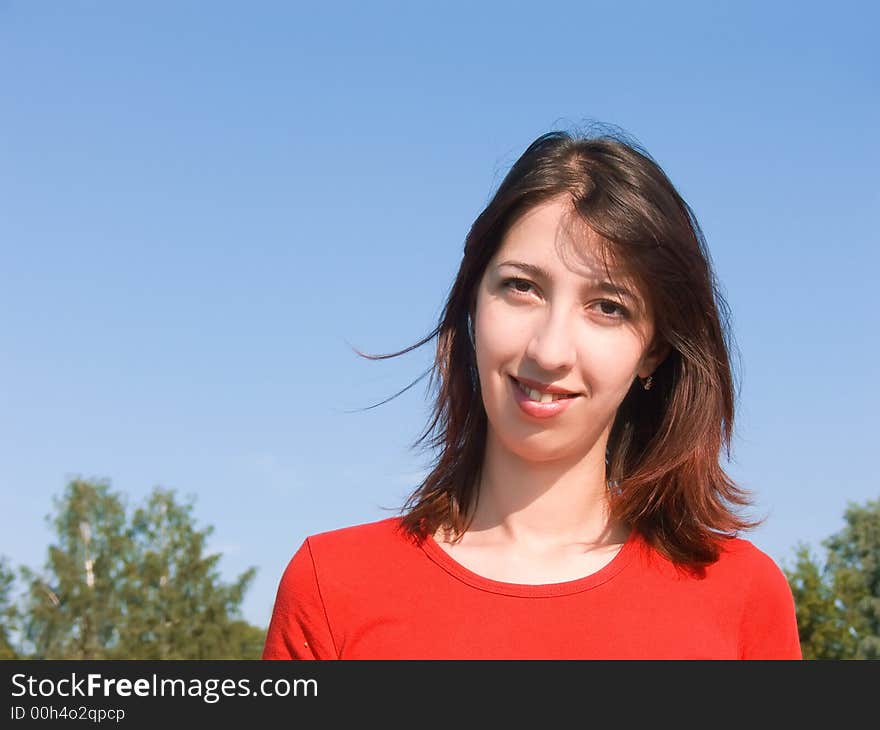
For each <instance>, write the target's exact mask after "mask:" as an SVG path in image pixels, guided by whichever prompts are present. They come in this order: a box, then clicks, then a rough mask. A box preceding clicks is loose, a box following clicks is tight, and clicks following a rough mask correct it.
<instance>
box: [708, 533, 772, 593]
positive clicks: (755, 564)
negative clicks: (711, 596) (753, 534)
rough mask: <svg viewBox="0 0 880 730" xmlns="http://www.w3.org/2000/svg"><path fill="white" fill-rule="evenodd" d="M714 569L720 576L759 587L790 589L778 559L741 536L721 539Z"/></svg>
mask: <svg viewBox="0 0 880 730" xmlns="http://www.w3.org/2000/svg"><path fill="white" fill-rule="evenodd" d="M712 569H713V570H714V571H715V572H716V573H718V574H719V577H727V578H730V579H734V580H738V581H740V582H743V581H746V582H747V583H748V584H749V585H752V586H757V587H759V588H762V587H768V586H774V585H776V586H779V585H782V586H784V587H785V589H786V590H787V589H788V580H787V579H786V577H785V574H784V573H783V572H782V570H781V568H780V567H779V566H778V565H777V564H776V561H775V560H773V558H771V557H770V556H769V555H768V554H767V553H766V552H764V551H763V550H761V549H760V548H758V547H757V546H756V545H755V544H754V543H752V542H750V541H749V540H746V539H744V538H741V537H731V538H723V539H722V540H721V553H720V555H719V557H718V561H717V562H716V563H715V564H714V565H713V566H712ZM743 587H745V586H744V585H743Z"/></svg>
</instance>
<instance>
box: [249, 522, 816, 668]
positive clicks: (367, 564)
mask: <svg viewBox="0 0 880 730" xmlns="http://www.w3.org/2000/svg"><path fill="white" fill-rule="evenodd" d="M398 526H399V518H398V517H391V518H387V519H384V520H379V521H377V522H371V523H368V524H364V525H357V526H354V527H346V528H342V529H338V530H332V531H329V532H323V533H320V534H317V535H312V536H310V537H308V538H306V540H305V541H304V542H303V544H302V545H301V547H300V548H299V550H298V551H297V552H296V554H295V555H294V556H293V558H292V559H291V561H290V563H289V564H288V566H287V569H286V570H285V572H284V575H283V576H282V578H281V583H280V585H279V587H278V595H277V597H276V600H275V606H274V609H273V612H272V619H271V622H270V624H269V631H268V635H267V637H266V645H265V648H264V650H263V658H264V659H800V658H801V648H800V643H799V641H798V629H797V621H796V618H795V609H794V600H793V598H792V593H791V590H790V588H789V585H788V582H787V580H786V578H785V575H784V574H783V573H782V571H781V570H780V569H779V568H778V567H777V565H776V564H775V563H774V562H773V560H772V559H771V558H770V557H769V556H768V555H766V554H765V553H763V552H761V551H760V550H758V549H757V548H756V547H755V546H754V545H752V543H750V542H748V541H747V540H743V539H739V538H733V539H725V540H724V549H723V552H722V554H721V557H720V559H719V560H718V561H717V562H715V563H714V564H712V565H711V566H709V567H708V568H707V569H706V571H705V573H704V575H703V577H701V578H698V577H695V576H694V575H693V574H689V573H687V572H685V571H683V570H680V569H676V567H675V566H674V565H673V564H672V563H671V562H670V561H668V560H666V559H665V558H663V557H662V556H661V555H660V554H659V553H657V552H656V551H655V550H653V549H652V548H651V547H650V546H649V545H648V544H647V543H646V542H645V541H644V540H643V539H641V538H640V536H639V535H638V534H637V533H636V532H635V531H634V530H633V531H632V532H631V534H630V537H629V538H628V540H627V542H626V543H624V545H623V547H622V548H621V549H620V551H619V552H618V553H617V555H616V556H615V557H614V558H613V559H612V560H611V561H610V562H609V563H608V564H606V565H605V566H604V567H603V568H601V569H600V570H598V571H597V572H595V573H593V574H591V575H588V576H586V577H583V578H579V579H577V580H571V581H565V582H562V583H548V584H543V585H525V584H518V583H504V582H500V581H496V580H491V579H489V578H485V577H483V576H480V575H478V574H476V573H474V572H472V571H470V570H468V569H467V568H465V567H464V566H463V565H461V564H459V563H458V562H457V561H455V560H454V559H453V558H452V557H451V556H450V555H449V554H448V553H446V552H445V551H444V550H443V549H442V548H441V547H440V546H439V545H438V544H437V543H436V542H435V541H434V539H433V538H431V537H428V538H427V539H426V540H424V541H423V542H422V543H421V544H419V543H417V542H416V541H415V540H414V539H413V538H411V537H409V536H407V535H405V533H403V531H402V530H398V529H396V528H397V527H398Z"/></svg>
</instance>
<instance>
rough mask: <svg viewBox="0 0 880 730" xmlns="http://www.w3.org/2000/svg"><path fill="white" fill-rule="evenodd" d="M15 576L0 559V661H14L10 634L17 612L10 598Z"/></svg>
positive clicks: (4, 560) (16, 619)
mask: <svg viewBox="0 0 880 730" xmlns="http://www.w3.org/2000/svg"><path fill="white" fill-rule="evenodd" d="M14 581H15V574H14V573H13V572H12V569H11V568H10V567H9V566H8V561H7V560H6V558H0V659H15V658H16V657H17V654H16V651H15V649H14V648H13V645H12V633H13V632H14V631H15V629H16V625H17V623H18V611H17V609H16V607H15V604H14V603H13V601H12V599H11V598H10V595H9V594H10V593H11V592H12V585H13V583H14Z"/></svg>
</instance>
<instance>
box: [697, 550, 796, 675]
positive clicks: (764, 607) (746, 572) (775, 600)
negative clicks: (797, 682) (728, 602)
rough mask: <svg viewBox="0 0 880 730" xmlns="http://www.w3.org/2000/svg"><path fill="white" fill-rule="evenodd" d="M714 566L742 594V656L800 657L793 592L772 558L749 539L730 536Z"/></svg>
mask: <svg viewBox="0 0 880 730" xmlns="http://www.w3.org/2000/svg"><path fill="white" fill-rule="evenodd" d="M713 569H714V572H715V574H716V575H717V576H718V578H719V579H720V580H721V581H723V583H724V584H725V586H726V587H729V588H733V589H735V591H736V594H737V595H738V596H739V598H740V601H739V607H740V612H741V613H740V620H739V624H740V651H741V656H743V658H752V659H800V658H801V648H800V640H799V636H798V625H797V614H796V610H795V604H794V596H793V594H792V591H791V587H790V585H789V583H788V578H787V576H786V575H785V573H784V572H783V571H782V569H781V568H780V567H779V566H778V565H777V564H776V562H775V561H774V560H773V558H771V557H770V556H769V555H768V554H767V553H765V552H764V551H763V550H761V549H759V548H758V547H756V546H755V545H754V544H753V543H751V542H750V541H748V540H745V539H742V538H729V539H726V540H725V541H724V542H723V545H722V553H721V556H720V557H719V559H718V561H717V563H716V564H715V565H714V566H713Z"/></svg>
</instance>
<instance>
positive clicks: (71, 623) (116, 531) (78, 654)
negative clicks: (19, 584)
mask: <svg viewBox="0 0 880 730" xmlns="http://www.w3.org/2000/svg"><path fill="white" fill-rule="evenodd" d="M54 505H55V512H56V514H55V517H54V519H51V517H50V518H49V519H50V521H51V524H52V525H53V527H54V529H55V533H56V535H57V540H58V542H57V543H56V544H54V545H50V546H49V556H48V562H47V564H46V574H45V576H40V575H38V574H36V573H34V572H33V571H31V570H29V569H28V568H24V569H23V570H22V575H23V577H24V580H25V582H26V583H27V584H28V586H29V588H28V600H27V603H26V606H25V611H24V615H25V621H24V627H25V637H26V638H27V640H28V641H29V643H30V644H31V645H32V646H33V656H34V658H38V659H106V658H108V654H109V652H110V650H111V648H112V647H114V646H115V645H116V643H117V642H118V640H119V632H120V630H121V627H122V626H124V619H125V606H124V602H123V600H122V592H121V591H120V587H121V586H122V585H124V583H125V581H126V579H127V576H128V574H129V571H130V568H131V566H130V560H131V558H132V553H131V549H130V544H131V541H130V539H129V537H128V535H127V534H126V524H125V521H126V520H125V506H124V504H123V502H122V498H121V496H120V495H119V494H116V493H113V492H111V491H110V488H109V485H108V484H106V483H93V482H87V481H82V480H74V481H71V482H70V483H69V484H68V485H67V488H66V490H65V491H64V493H63V495H62V496H61V497H60V498H55V500H54Z"/></svg>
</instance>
